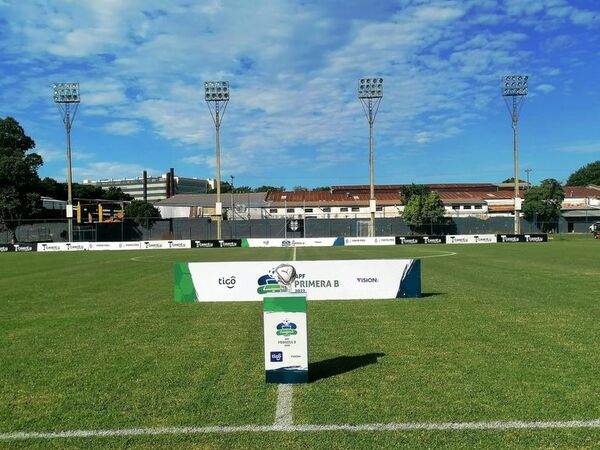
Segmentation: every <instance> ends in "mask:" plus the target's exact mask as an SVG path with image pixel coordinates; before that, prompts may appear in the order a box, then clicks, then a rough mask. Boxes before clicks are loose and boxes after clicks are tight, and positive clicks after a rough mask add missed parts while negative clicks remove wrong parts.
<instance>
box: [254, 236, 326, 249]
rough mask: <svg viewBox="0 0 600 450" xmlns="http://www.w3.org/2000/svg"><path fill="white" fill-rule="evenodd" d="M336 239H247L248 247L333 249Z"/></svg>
mask: <svg viewBox="0 0 600 450" xmlns="http://www.w3.org/2000/svg"><path fill="white" fill-rule="evenodd" d="M336 239H337V238H294V239H291V238H290V239H259V238H249V239H246V240H245V241H246V242H248V247H333V244H334V243H335V240H336Z"/></svg>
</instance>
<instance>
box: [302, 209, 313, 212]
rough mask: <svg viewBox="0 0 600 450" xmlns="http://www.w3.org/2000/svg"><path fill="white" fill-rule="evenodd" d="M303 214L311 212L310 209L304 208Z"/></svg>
mask: <svg viewBox="0 0 600 450" xmlns="http://www.w3.org/2000/svg"><path fill="white" fill-rule="evenodd" d="M304 212H313V209H312V208H304Z"/></svg>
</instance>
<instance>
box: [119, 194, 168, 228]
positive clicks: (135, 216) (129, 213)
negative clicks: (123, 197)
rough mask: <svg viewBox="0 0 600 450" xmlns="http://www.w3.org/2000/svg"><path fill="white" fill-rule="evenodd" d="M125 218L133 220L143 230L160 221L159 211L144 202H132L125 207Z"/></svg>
mask: <svg viewBox="0 0 600 450" xmlns="http://www.w3.org/2000/svg"><path fill="white" fill-rule="evenodd" d="M125 218H127V219H131V220H133V221H134V222H135V223H137V224H138V225H142V226H143V227H145V228H152V225H154V222H156V220H157V219H160V218H161V216H160V211H159V210H158V208H156V207H155V206H154V205H153V204H152V203H150V202H145V201H144V200H133V201H132V202H131V203H129V204H128V205H127V206H125Z"/></svg>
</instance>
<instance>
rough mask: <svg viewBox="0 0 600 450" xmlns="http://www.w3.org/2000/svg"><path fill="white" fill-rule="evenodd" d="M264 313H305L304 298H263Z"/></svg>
mask: <svg viewBox="0 0 600 450" xmlns="http://www.w3.org/2000/svg"><path fill="white" fill-rule="evenodd" d="M264 311H266V312H303V313H305V312H306V297H305V296H289V297H275V296H274V297H265V298H264Z"/></svg>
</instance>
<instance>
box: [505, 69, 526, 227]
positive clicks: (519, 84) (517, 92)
mask: <svg viewBox="0 0 600 450" xmlns="http://www.w3.org/2000/svg"><path fill="white" fill-rule="evenodd" d="M528 79H529V77H528V76H527V75H507V76H505V77H504V88H503V93H502V95H503V97H504V101H505V102H506V106H507V107H508V112H509V114H510V116H511V120H512V127H513V149H514V164H515V174H514V181H515V198H514V207H515V234H519V233H520V232H521V217H520V211H521V198H520V197H519V134H518V127H517V125H518V121H519V112H520V111H521V107H522V106H523V102H524V101H525V96H526V95H527V82H528Z"/></svg>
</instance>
